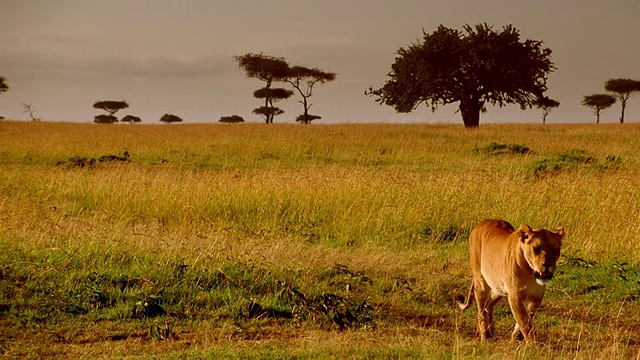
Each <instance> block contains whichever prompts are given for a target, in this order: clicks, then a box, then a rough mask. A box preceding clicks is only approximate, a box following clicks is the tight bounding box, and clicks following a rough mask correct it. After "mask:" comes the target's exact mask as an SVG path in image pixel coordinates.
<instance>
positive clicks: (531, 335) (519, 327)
mask: <svg viewBox="0 0 640 360" xmlns="http://www.w3.org/2000/svg"><path fill="white" fill-rule="evenodd" d="M508 300H509V307H510V308H511V313H512V314H513V317H514V318H515V319H516V326H515V329H514V330H513V333H512V334H511V339H512V340H520V339H522V338H524V340H526V341H536V334H535V331H534V328H533V314H534V311H535V309H531V310H533V311H531V312H529V310H527V306H525V304H524V302H523V301H522V299H520V298H519V297H518V296H517V295H511V294H510V295H509V297H508ZM536 308H537V306H536ZM520 336H522V338H520Z"/></svg>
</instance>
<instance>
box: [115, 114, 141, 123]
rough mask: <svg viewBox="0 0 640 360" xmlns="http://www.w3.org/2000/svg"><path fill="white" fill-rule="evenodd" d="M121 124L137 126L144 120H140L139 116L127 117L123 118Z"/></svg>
mask: <svg viewBox="0 0 640 360" xmlns="http://www.w3.org/2000/svg"><path fill="white" fill-rule="evenodd" d="M120 122H128V123H130V124H137V123H139V122H142V119H140V118H139V117H138V116H134V115H127V116H125V117H123V118H122V120H120Z"/></svg>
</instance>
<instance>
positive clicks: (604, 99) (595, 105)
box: [582, 94, 616, 124]
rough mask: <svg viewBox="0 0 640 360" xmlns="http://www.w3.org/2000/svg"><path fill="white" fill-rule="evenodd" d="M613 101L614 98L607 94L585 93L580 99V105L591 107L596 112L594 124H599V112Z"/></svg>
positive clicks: (608, 106) (614, 100) (613, 102)
mask: <svg viewBox="0 0 640 360" xmlns="http://www.w3.org/2000/svg"><path fill="white" fill-rule="evenodd" d="M615 103H616V98H615V97H613V96H611V95H609V94H592V95H586V96H585V97H584V99H583V100H582V105H584V106H588V107H590V108H592V109H593V111H594V113H595V114H596V124H600V112H601V111H602V110H604V109H607V108H610V107H611V105H613V104H615Z"/></svg>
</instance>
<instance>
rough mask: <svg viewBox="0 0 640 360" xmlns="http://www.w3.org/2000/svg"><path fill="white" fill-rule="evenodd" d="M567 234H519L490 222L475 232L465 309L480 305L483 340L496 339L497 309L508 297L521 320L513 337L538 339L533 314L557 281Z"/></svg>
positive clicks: (503, 224)
mask: <svg viewBox="0 0 640 360" xmlns="http://www.w3.org/2000/svg"><path fill="white" fill-rule="evenodd" d="M563 237H564V230H563V229H562V228H558V229H556V230H555V231H550V230H546V229H532V228H531V227H529V226H528V225H521V226H520V227H519V228H518V230H515V229H514V228H513V226H511V224H509V223H508V222H506V221H504V220H484V221H482V222H481V223H480V224H478V226H476V227H475V228H474V229H473V230H472V231H471V236H470V239H469V240H470V244H469V250H470V251H469V252H470V261H471V270H472V272H473V280H472V283H471V287H470V289H469V295H468V296H467V299H466V301H463V300H464V299H459V300H458V305H459V306H460V308H461V309H462V310H466V309H468V308H469V307H470V306H471V303H472V301H473V299H474V298H475V300H476V303H477V305H478V332H479V333H480V338H481V339H482V340H484V339H486V338H490V337H492V336H493V307H494V305H495V304H496V302H498V300H500V299H502V298H503V297H506V298H507V300H508V301H509V306H510V307H511V312H512V313H513V316H514V317H515V319H516V327H515V329H514V331H513V333H512V335H511V336H512V338H513V339H515V338H524V339H525V340H527V341H535V340H536V334H535V331H534V327H533V314H534V313H535V312H536V310H537V309H538V307H540V304H541V303H542V298H543V297H544V292H545V289H546V285H547V284H548V283H549V281H550V280H551V278H552V277H553V273H554V271H555V269H556V262H557V261H558V258H559V257H560V248H561V246H562V238H563Z"/></svg>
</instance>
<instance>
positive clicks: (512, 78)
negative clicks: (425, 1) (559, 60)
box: [365, 24, 555, 127]
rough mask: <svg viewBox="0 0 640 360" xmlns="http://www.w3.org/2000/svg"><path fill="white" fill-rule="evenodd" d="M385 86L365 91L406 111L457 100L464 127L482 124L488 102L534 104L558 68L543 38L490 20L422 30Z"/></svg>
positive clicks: (398, 60) (402, 50)
mask: <svg viewBox="0 0 640 360" xmlns="http://www.w3.org/2000/svg"><path fill="white" fill-rule="evenodd" d="M397 54H398V56H397V57H396V59H395V63H394V64H392V65H391V72H389V74H388V76H389V77H390V79H389V80H387V82H386V83H385V85H384V86H383V87H382V88H379V89H373V88H369V90H368V91H366V92H365V93H366V94H367V95H371V96H375V97H377V99H376V101H377V102H379V103H380V104H385V105H389V106H392V107H394V108H395V110H396V111H397V112H401V113H408V112H411V111H413V110H414V109H416V108H417V107H418V106H419V105H420V104H422V103H424V104H425V105H427V106H430V107H431V110H432V111H435V110H436V109H437V107H438V106H440V105H446V104H451V103H456V102H459V103H460V104H459V107H458V108H459V110H460V114H461V115H462V121H463V122H464V125H465V127H477V126H479V125H480V112H484V111H486V107H485V103H487V102H488V103H490V104H492V105H498V106H500V107H502V106H504V105H505V104H518V105H520V107H521V108H522V109H525V108H526V107H529V108H530V107H532V106H533V105H534V102H535V101H536V100H537V99H539V98H542V97H543V96H544V95H543V94H544V92H545V91H546V90H547V74H548V73H549V72H551V71H553V70H554V69H555V67H554V66H553V63H552V62H551V60H550V55H551V50H550V49H548V48H546V47H544V46H543V42H542V41H537V40H529V39H528V40H524V41H520V34H519V32H518V30H517V29H516V28H514V27H513V26H512V25H507V26H504V27H503V28H502V31H500V32H496V31H494V30H493V29H492V27H490V26H489V25H487V24H478V25H476V26H475V27H471V26H469V25H465V26H464V31H459V30H457V29H450V28H447V27H445V26H442V25H440V26H439V27H438V29H437V30H435V31H434V32H433V33H431V34H428V33H425V32H424V31H423V41H422V42H419V43H415V44H411V45H409V46H408V47H407V48H400V49H399V50H398V51H397Z"/></svg>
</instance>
